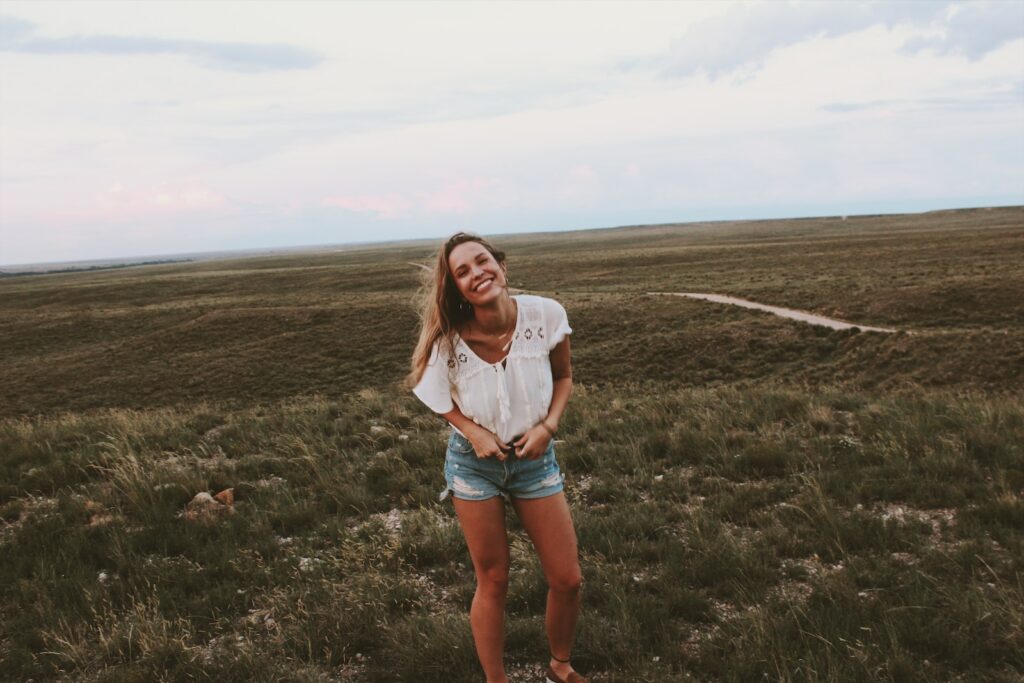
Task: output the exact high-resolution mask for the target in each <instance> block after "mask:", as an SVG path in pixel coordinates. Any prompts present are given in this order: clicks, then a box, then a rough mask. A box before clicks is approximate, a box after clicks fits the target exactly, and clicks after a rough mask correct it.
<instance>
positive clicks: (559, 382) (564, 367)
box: [544, 335, 572, 432]
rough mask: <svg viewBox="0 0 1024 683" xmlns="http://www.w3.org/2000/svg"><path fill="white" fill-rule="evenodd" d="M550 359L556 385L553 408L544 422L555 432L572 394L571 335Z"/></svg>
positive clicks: (553, 350)
mask: <svg viewBox="0 0 1024 683" xmlns="http://www.w3.org/2000/svg"><path fill="white" fill-rule="evenodd" d="M550 358H551V379H552V380H553V382H554V384H553V387H552V391H551V407H550V408H549V409H548V415H547V417H545V418H544V422H545V423H547V425H548V426H549V427H551V431H553V432H554V431H557V430H558V423H559V421H560V420H561V419H562V413H563V412H564V411H565V405H566V404H567V403H568V402H569V394H571V393H572V354H571V353H570V351H569V335H565V338H563V339H562V341H560V342H558V344H556V345H555V348H553V349H551V353H550Z"/></svg>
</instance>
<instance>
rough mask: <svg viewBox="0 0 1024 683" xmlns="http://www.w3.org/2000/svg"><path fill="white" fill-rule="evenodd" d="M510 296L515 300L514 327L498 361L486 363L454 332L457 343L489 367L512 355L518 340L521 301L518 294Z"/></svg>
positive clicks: (521, 315)
mask: <svg viewBox="0 0 1024 683" xmlns="http://www.w3.org/2000/svg"><path fill="white" fill-rule="evenodd" d="M511 298H513V299H515V300H516V326H515V329H513V330H512V341H511V342H510V343H509V345H508V353H506V354H505V355H504V356H503V357H502V358H501V359H500V360H499V361H497V362H495V363H488V362H487V361H485V360H484V359H483V358H481V357H480V356H478V355H477V354H476V351H474V350H473V347H471V346H470V345H469V344H467V343H466V340H464V339H463V338H462V335H461V334H459V333H458V332H456V333H455V334H456V335H457V336H458V337H459V343H461V344H462V345H463V346H465V347H466V350H467V351H469V353H470V355H471V356H473V358H476V359H477V360H478V361H480V362H481V363H483V364H484V365H489V366H491V367H494V366H495V365H502V364H503V363H504V362H505V361H507V360H508V358H509V356H511V355H512V349H513V348H515V345H516V342H517V341H518V340H519V327H520V323H522V320H523V302H521V301H520V300H519V295H518V294H516V295H513V296H512V297H511ZM502 369H504V365H502Z"/></svg>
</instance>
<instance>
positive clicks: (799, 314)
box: [647, 292, 899, 333]
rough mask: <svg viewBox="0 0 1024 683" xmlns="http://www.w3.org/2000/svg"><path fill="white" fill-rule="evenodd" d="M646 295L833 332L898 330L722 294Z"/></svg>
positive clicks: (891, 331) (669, 293)
mask: <svg viewBox="0 0 1024 683" xmlns="http://www.w3.org/2000/svg"><path fill="white" fill-rule="evenodd" d="M647 293H648V294H654V295H664V296H685V297H687V298H690V299H701V300H703V301H713V302H715V303H716V304H731V305H733V306H742V307H743V308H753V309H755V310H758V311H767V312H768V313H774V314H775V315H778V316H782V317H783V318H790V319H792V320H799V321H801V322H805V323H810V324H811V325H822V326H824V327H831V328H832V329H833V330H851V329H859V330H861V331H862V332H888V333H893V332H899V330H894V329H892V328H889V327H871V326H870V325H857V324H855V323H848V322H843V321H842V320H835V319H834V318H826V317H824V316H820V315H815V314H813V313H807V312H806V311H795V310H793V309H792V308H782V307H780V306H767V305H765V304H759V303H755V302H753V301H747V300H746V299H737V298H736V297H734V296H724V295H722V294H698V293H695V292H647Z"/></svg>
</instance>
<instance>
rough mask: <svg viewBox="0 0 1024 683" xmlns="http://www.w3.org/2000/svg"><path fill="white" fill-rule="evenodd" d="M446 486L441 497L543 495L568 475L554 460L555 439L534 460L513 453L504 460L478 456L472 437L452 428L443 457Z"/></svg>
mask: <svg viewBox="0 0 1024 683" xmlns="http://www.w3.org/2000/svg"><path fill="white" fill-rule="evenodd" d="M444 478H445V483H446V487H445V489H444V491H442V492H441V500H444V499H445V498H447V497H448V494H449V493H451V494H452V495H454V496H455V497H456V498H459V499H460V500H487V499H488V498H494V497H495V496H498V495H501V496H504V497H505V499H506V500H509V499H510V498H544V497H545V496H552V495H554V494H556V493H558V492H559V491H561V490H562V481H563V480H564V479H565V475H564V474H562V472H561V470H559V469H558V462H557V461H556V460H555V441H554V439H552V440H551V442H550V443H549V444H548V449H547V450H546V451H544V454H543V455H542V456H540V457H539V458H537V459H535V460H526V459H523V458H517V457H516V456H515V455H512V456H510V457H508V458H506V459H505V461H504V462H502V461H501V460H498V459H497V458H478V457H477V456H476V451H474V450H473V444H471V443H470V442H469V439H467V438H466V437H464V436H462V435H461V434H459V433H458V432H455V431H453V432H452V435H451V437H449V439H448V452H447V453H445V457H444Z"/></svg>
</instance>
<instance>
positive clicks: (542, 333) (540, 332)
mask: <svg viewBox="0 0 1024 683" xmlns="http://www.w3.org/2000/svg"><path fill="white" fill-rule="evenodd" d="M537 336H538V337H540V338H541V339H543V338H544V328H543V327H538V328H537Z"/></svg>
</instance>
